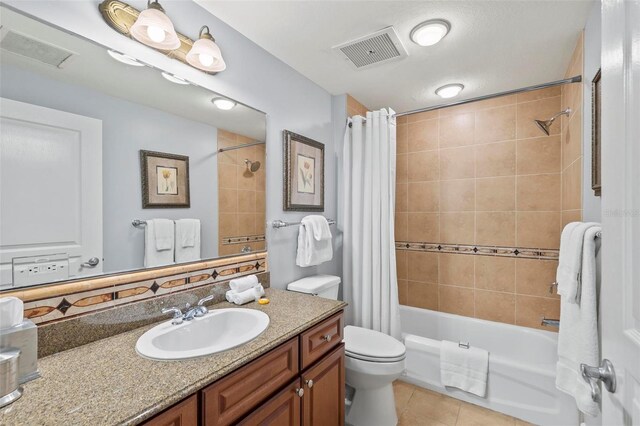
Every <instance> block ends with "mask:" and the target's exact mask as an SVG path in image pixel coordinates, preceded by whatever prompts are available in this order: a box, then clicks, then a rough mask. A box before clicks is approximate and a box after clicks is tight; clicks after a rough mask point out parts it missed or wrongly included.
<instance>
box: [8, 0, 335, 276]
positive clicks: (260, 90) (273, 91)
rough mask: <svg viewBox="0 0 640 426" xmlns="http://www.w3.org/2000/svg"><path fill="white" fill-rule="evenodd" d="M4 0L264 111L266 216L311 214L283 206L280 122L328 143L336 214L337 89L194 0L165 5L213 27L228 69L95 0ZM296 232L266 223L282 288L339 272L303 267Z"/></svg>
mask: <svg viewBox="0 0 640 426" xmlns="http://www.w3.org/2000/svg"><path fill="white" fill-rule="evenodd" d="M129 3H130V4H131V5H132V6H134V7H136V8H137V9H143V8H144V7H145V5H146V1H140V0H135V1H130V2H129ZM5 4H8V5H10V6H11V7H14V8H16V9H18V10H21V11H23V12H25V13H28V14H31V15H33V16H35V17H37V18H39V19H42V20H44V21H47V22H50V23H53V24H55V25H57V26H60V27H62V28H65V29H67V30H69V31H71V32H74V33H76V34H79V35H82V36H84V37H87V38H89V39H92V40H94V41H96V42H98V43H101V44H103V45H107V46H109V47H111V48H113V49H115V50H118V51H120V52H123V53H126V54H129V55H132V56H135V57H138V58H140V59H141V60H143V61H145V62H147V63H150V64H153V65H154V66H157V67H159V68H162V69H164V70H167V71H169V72H173V73H176V74H179V75H182V76H183V77H186V78H188V79H190V80H192V81H193V82H195V83H197V84H200V85H201V86H203V87H205V88H208V89H210V90H213V91H216V92H218V93H222V94H224V95H225V96H228V97H230V98H233V99H236V100H238V101H240V102H243V103H246V104H248V105H251V106H253V107H254V108H257V109H259V110H262V111H264V112H266V113H267V114H268V117H267V220H268V221H269V220H273V219H283V220H288V221H294V220H299V219H300V218H302V217H303V216H305V213H297V212H287V213H285V212H283V211H282V179H283V174H282V157H283V155H282V130H283V129H288V130H291V131H293V132H296V133H300V134H303V135H305V136H307V137H310V138H312V139H315V140H317V141H319V142H322V143H324V144H325V145H326V147H325V152H326V164H325V188H326V191H325V213H324V214H325V215H326V216H327V217H329V218H334V217H335V215H336V194H335V188H336V179H335V173H336V167H335V166H336V164H335V162H334V161H333V158H332V156H331V153H333V152H334V143H333V128H332V108H331V95H330V94H329V93H328V92H326V91H325V90H324V89H322V88H320V87H319V86H317V85H316V84H314V83H313V82H311V81H310V80H308V79H307V78H305V77H304V76H302V75H301V74H299V73H298V72H296V71H295V70H293V69H292V68H290V67H289V66H288V65H286V64H284V63H283V62H281V61H280V60H278V59H277V58H275V57H274V56H272V55H271V54H269V53H268V52H266V51H265V50H263V49H262V48H260V47H258V46H257V45H256V44H254V43H253V42H251V41H249V40H248V39H247V38H245V37H244V36H243V35H242V34H240V33H238V32H237V31H235V30H234V29H232V28H230V27H229V26H227V25H226V24H224V23H223V22H222V21H220V20H219V19H217V18H216V17H214V16H212V15H211V14H209V13H208V12H207V11H205V10H204V9H202V8H201V7H199V6H198V5H196V4H195V3H193V2H192V1H185V0H182V1H181V0H164V1H163V2H162V5H163V7H164V8H165V10H166V11H167V13H168V14H169V16H170V17H171V19H172V21H173V23H174V25H175V27H176V30H177V31H179V32H182V33H184V34H185V35H187V36H189V37H191V38H194V39H195V38H197V35H198V30H199V29H200V27H201V26H202V25H205V24H206V25H208V26H209V27H210V28H211V31H212V33H213V35H214V37H215V38H216V42H217V43H218V44H219V45H220V48H221V50H222V52H223V55H224V57H225V60H226V62H227V69H226V71H224V72H222V73H220V74H219V75H216V76H208V75H205V74H203V73H201V72H200V71H198V70H195V69H192V68H190V67H188V66H186V65H184V64H182V63H181V62H178V61H175V60H171V59H169V58H166V57H165V56H164V55H162V54H161V53H159V52H156V51H154V50H152V49H149V48H147V47H145V46H143V45H141V44H139V43H137V42H134V41H132V40H130V39H128V38H126V37H123V36H122V35H120V34H118V33H116V32H115V31H113V30H112V29H111V28H110V27H109V26H107V24H106V23H105V22H104V21H103V20H102V17H101V16H100V13H99V11H98V4H99V1H97V0H91V1H69V0H64V1H29V0H25V1H20V0H9V1H6V2H5ZM296 235H297V232H296V230H295V229H290V228H285V229H280V230H278V231H274V230H272V229H268V230H267V238H268V248H269V264H270V265H269V266H270V270H271V282H272V285H273V286H274V287H278V288H283V287H285V286H286V284H287V283H288V282H290V281H292V280H294V279H297V278H300V277H303V276H306V275H311V274H313V273H316V272H322V273H332V274H339V262H338V261H337V260H335V259H334V261H333V262H330V263H326V264H324V265H321V266H319V267H311V268H305V269H302V268H299V267H297V266H295V250H296Z"/></svg>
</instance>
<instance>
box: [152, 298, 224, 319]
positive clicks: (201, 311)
mask: <svg viewBox="0 0 640 426" xmlns="http://www.w3.org/2000/svg"><path fill="white" fill-rule="evenodd" d="M213 297H214V296H213V294H210V295H209V296H206V297H203V298H202V299H200V300H198V305H197V306H195V307H193V308H192V307H191V305H190V304H188V303H187V306H185V312H184V313H182V311H181V310H180V309H178V308H176V307H175V306H174V307H171V308H163V309H162V313H163V314H170V313H172V314H173V321H171V324H173V325H178V324H182V322H183V321H192V320H193V319H194V318H198V317H201V316H203V315H205V314H206V313H207V312H209V309H207V307H206V306H204V304H205V303H207V302H208V301H210V300H212V299H213Z"/></svg>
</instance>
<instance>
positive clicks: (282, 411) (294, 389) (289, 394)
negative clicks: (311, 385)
mask: <svg viewBox="0 0 640 426" xmlns="http://www.w3.org/2000/svg"><path fill="white" fill-rule="evenodd" d="M299 390H300V379H297V380H294V381H293V382H291V384H289V386H287V387H286V388H284V389H283V390H282V391H281V392H279V393H278V394H277V395H276V396H274V397H273V398H271V399H270V400H269V401H267V402H265V403H264V404H262V405H261V406H260V407H258V408H257V409H255V410H254V411H253V412H252V413H251V414H250V415H249V417H247V418H245V419H244V420H243V421H242V422H240V426H267V425H268V426H271V425H273V426H299V425H300V420H301V416H300V404H301V398H302V397H301V396H300V394H299V393H298V392H299Z"/></svg>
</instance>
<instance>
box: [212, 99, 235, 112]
mask: <svg viewBox="0 0 640 426" xmlns="http://www.w3.org/2000/svg"><path fill="white" fill-rule="evenodd" d="M211 102H213V104H214V105H215V106H217V107H218V109H222V110H225V111H228V110H230V109H233V107H235V106H236V103H235V102H233V101H232V100H230V99H226V98H213V99H211Z"/></svg>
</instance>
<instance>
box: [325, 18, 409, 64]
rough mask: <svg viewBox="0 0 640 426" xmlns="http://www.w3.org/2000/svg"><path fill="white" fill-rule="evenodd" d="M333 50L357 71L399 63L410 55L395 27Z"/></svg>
mask: <svg viewBox="0 0 640 426" xmlns="http://www.w3.org/2000/svg"><path fill="white" fill-rule="evenodd" d="M333 49H335V50H336V51H337V52H339V53H340V54H341V55H342V56H343V57H345V58H346V59H347V60H348V61H349V63H350V64H351V65H352V66H353V67H354V68H355V69H364V68H369V67H371V66H374V65H378V64H382V63H386V62H391V61H397V60H399V59H403V58H406V57H407V56H408V55H409V54H408V53H407V50H406V49H405V47H404V46H403V45H402V42H401V41H400V38H399V37H398V33H396V30H395V29H394V28H393V27H387V28H385V29H382V30H380V31H376V32H375V33H373V34H369V35H366V36H364V37H360V38H358V39H356V40H352V41H350V42H347V43H343V44H341V45H339V46H334V47H333Z"/></svg>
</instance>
